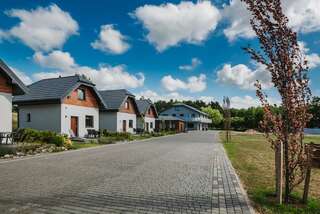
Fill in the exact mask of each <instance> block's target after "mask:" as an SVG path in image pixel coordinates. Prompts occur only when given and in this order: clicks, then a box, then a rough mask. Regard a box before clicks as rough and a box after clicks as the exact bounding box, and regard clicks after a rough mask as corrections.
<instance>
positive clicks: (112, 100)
mask: <svg viewBox="0 0 320 214" xmlns="http://www.w3.org/2000/svg"><path fill="white" fill-rule="evenodd" d="M99 93H100V95H101V97H102V99H103V100H104V102H105V103H106V106H107V108H104V109H100V120H99V124H100V129H106V130H107V131H110V132H128V133H132V134H133V133H135V132H136V128H137V115H139V110H138V107H137V104H136V101H135V96H134V95H133V94H131V93H130V92H129V91H127V90H125V89H120V90H106V91H99Z"/></svg>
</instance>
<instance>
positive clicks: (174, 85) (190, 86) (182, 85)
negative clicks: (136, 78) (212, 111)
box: [161, 74, 207, 92]
mask: <svg viewBox="0 0 320 214" xmlns="http://www.w3.org/2000/svg"><path fill="white" fill-rule="evenodd" d="M161 84H162V86H163V87H164V88H165V89H166V90H167V91H171V92H173V91H177V90H188V91H190V92H201V91H203V90H205V89H206V88H207V83H206V75H204V74H200V75H199V77H197V76H191V77H189V78H188V80H187V81H182V80H180V79H178V78H177V79H174V78H173V77H172V76H171V75H167V76H164V77H163V78H162V79H161Z"/></svg>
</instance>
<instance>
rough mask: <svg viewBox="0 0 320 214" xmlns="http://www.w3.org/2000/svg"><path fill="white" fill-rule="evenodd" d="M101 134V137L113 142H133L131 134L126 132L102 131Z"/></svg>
mask: <svg viewBox="0 0 320 214" xmlns="http://www.w3.org/2000/svg"><path fill="white" fill-rule="evenodd" d="M101 133H102V137H111V138H113V139H114V140H115V141H124V140H129V141H130V140H133V136H132V134H130V133H127V132H123V133H118V132H108V131H107V130H103V131H102V132H101Z"/></svg>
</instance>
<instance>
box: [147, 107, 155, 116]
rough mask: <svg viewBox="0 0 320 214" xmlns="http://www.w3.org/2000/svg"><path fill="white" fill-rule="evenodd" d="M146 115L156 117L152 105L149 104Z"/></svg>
mask: <svg viewBox="0 0 320 214" xmlns="http://www.w3.org/2000/svg"><path fill="white" fill-rule="evenodd" d="M146 117H149V118H156V117H157V113H156V110H155V108H154V107H153V106H151V107H150V108H149V110H148V111H147V112H146Z"/></svg>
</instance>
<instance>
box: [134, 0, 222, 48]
mask: <svg viewBox="0 0 320 214" xmlns="http://www.w3.org/2000/svg"><path fill="white" fill-rule="evenodd" d="M133 16H134V17H136V18H137V19H138V20H139V21H141V22H142V24H143V26H144V28H145V29H147V31H148V34H147V36H146V37H147V40H148V41H149V42H150V43H151V44H153V45H154V46H155V47H156V49H157V50H158V51H163V50H165V49H167V48H169V47H172V46H176V45H178V44H179V43H181V42H186V43H192V44H198V43H201V42H202V41H204V40H206V39H207V37H208V35H209V33H210V32H212V31H214V30H215V28H216V26H217V24H218V21H219V20H220V12H219V10H218V9H217V8H216V7H215V6H214V5H212V4H211V2H210V1H198V2H197V3H193V2H191V1H188V2H186V1H182V2H181V3H179V4H172V3H167V4H162V5H160V6H155V5H144V6H142V7H139V8H137V9H136V10H135V11H134V13H133Z"/></svg>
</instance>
